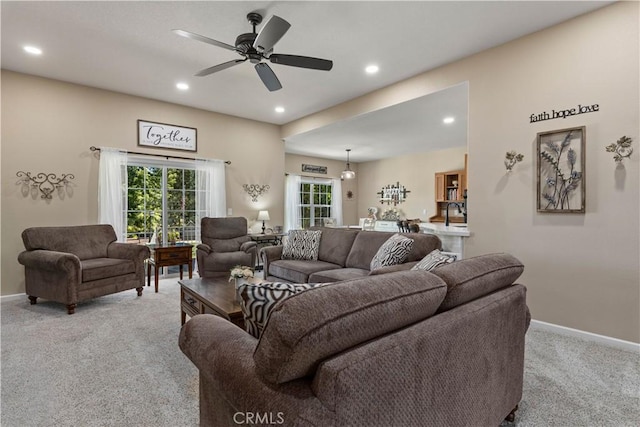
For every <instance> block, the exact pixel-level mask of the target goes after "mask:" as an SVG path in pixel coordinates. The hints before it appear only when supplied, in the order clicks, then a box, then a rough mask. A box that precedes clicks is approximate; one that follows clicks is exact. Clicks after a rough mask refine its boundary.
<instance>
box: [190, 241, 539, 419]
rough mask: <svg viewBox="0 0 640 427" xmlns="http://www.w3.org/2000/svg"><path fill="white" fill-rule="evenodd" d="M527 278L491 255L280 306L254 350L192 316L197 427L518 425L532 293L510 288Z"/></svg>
mask: <svg viewBox="0 0 640 427" xmlns="http://www.w3.org/2000/svg"><path fill="white" fill-rule="evenodd" d="M362 234H363V235H364V237H363V238H365V239H369V238H371V239H376V237H374V236H375V235H374V234H371V233H370V232H363V233H362ZM327 236H329V234H327ZM349 236H350V237H351V235H349ZM358 236H359V234H356V236H355V237H354V244H355V243H360V242H357V241H356V238H357V237H358ZM369 236H371V237H369ZM378 238H380V237H378ZM367 242H368V240H367ZM340 248H341V249H342V251H343V253H345V252H350V251H345V250H344V246H340ZM325 249H326V248H325ZM361 249H362V250H365V249H366V250H367V251H370V250H372V249H370V248H367V247H366V245H365V246H364V247H362V248H361ZM367 253H368V252H367ZM344 256H345V258H346V259H348V258H349V256H347V255H344ZM353 258H358V257H356V256H355V255H354V256H353ZM361 259H364V255H362V258H361ZM271 262H273V261H271ZM323 262H327V261H323ZM363 262H364V261H363ZM272 265H273V264H272ZM347 268H355V267H347ZM523 268H524V267H523V266H522V264H521V263H520V261H518V260H517V259H516V258H514V257H512V256H510V255H507V254H492V255H484V256H480V257H475V258H468V259H464V260H460V261H457V262H454V263H451V264H447V265H444V266H441V267H438V268H436V269H434V270H432V271H431V272H428V271H419V270H414V271H397V272H392V273H388V274H380V275H371V276H367V277H360V278H357V279H352V280H345V281H341V282H337V283H330V284H327V285H324V286H319V287H315V288H312V289H309V290H306V291H303V292H300V293H298V294H295V295H293V296H290V297H289V298H286V299H284V300H283V301H280V302H279V303H278V304H277V305H276V306H275V307H274V308H273V311H272V312H271V315H270V316H269V318H268V321H267V323H266V326H265V328H264V331H263V333H262V336H261V337H260V339H259V340H258V339H256V338H254V337H253V336H252V335H250V334H248V333H246V332H245V331H244V330H242V329H240V328H238V327H237V326H235V325H234V324H232V323H230V322H228V321H226V320H225V319H223V318H221V317H217V316H213V315H207V314H204V315H198V316H194V317H193V318H192V319H191V320H190V321H189V322H187V323H186V324H185V325H184V326H183V328H182V331H181V333H180V348H181V349H182V351H183V352H184V353H185V354H186V355H187V357H189V359H191V361H192V362H193V363H194V364H195V365H196V366H197V367H198V369H199V371H200V425H201V426H227V425H228V426H230V425H236V424H237V423H242V422H244V421H246V417H248V416H250V417H251V419H252V420H253V422H254V423H255V424H259V425H267V424H274V423H275V424H278V425H284V426H319V427H320V426H322V427H330V426H335V427H339V426H363V427H364V426H367V427H369V426H407V427H409V426H416V427H418V426H498V425H499V424H500V423H501V421H502V420H503V419H505V418H507V419H509V420H511V421H512V420H513V418H514V411H515V408H516V407H517V405H518V403H519V401H520V399H521V397H522V384H523V373H524V346H525V332H526V329H527V327H528V324H529V320H530V317H529V312H528V309H527V306H526V288H525V287H524V286H522V285H519V284H515V283H514V281H515V280H516V279H517V278H518V277H519V276H520V274H521V273H522V271H523ZM334 270H337V268H336V269H334ZM328 271H333V270H328Z"/></svg>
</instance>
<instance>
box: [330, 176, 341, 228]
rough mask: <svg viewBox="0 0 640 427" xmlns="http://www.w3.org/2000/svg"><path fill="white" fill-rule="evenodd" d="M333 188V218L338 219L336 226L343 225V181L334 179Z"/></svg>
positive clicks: (332, 181)
mask: <svg viewBox="0 0 640 427" xmlns="http://www.w3.org/2000/svg"><path fill="white" fill-rule="evenodd" d="M331 187H332V189H331V217H332V218H335V219H336V225H342V181H341V180H340V178H333V179H332V180H331Z"/></svg>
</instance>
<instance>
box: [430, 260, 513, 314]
mask: <svg viewBox="0 0 640 427" xmlns="http://www.w3.org/2000/svg"><path fill="white" fill-rule="evenodd" d="M523 271H524V265H522V263H521V262H520V261H519V260H518V259H517V258H515V257H514V256H511V255H509V254H505V253H496V254H487V255H480V256H477V257H473V258H467V259H462V260H460V261H456V262H453V263H451V264H447V265H443V266H440V267H437V268H435V269H433V270H432V271H431V272H432V273H433V274H435V275H437V276H438V277H440V278H442V280H444V281H445V283H446V284H447V296H446V297H445V298H444V301H443V302H442V305H441V306H440V308H438V312H442V311H446V310H449V309H452V308H453V307H457V306H459V305H461V304H464V303H466V302H469V301H472V300H474V299H477V298H480V297H481V296H483V295H487V294H489V293H491V292H494V291H497V290H498V289H501V288H505V287H507V286H510V285H512V284H513V283H514V282H515V280H516V279H517V278H518V277H520V275H521V274H522V272H523Z"/></svg>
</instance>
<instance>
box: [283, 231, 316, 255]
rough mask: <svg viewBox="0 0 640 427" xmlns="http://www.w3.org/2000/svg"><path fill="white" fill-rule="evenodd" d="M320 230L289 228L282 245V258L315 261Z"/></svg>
mask: <svg viewBox="0 0 640 427" xmlns="http://www.w3.org/2000/svg"><path fill="white" fill-rule="evenodd" d="M321 236H322V230H313V231H312V230H291V231H289V235H288V236H287V241H286V242H285V244H284V246H283V247H282V259H299V260H307V261H316V260H317V259H318V251H319V250H320V237H321Z"/></svg>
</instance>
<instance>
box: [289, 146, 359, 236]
mask: <svg viewBox="0 0 640 427" xmlns="http://www.w3.org/2000/svg"><path fill="white" fill-rule="evenodd" d="M284 162H285V164H284V167H285V172H286V173H292V174H296V175H304V176H310V177H316V178H340V174H341V172H342V171H343V170H344V168H345V165H346V162H345V161H341V160H330V159H321V158H318V157H309V156H301V155H298V154H285V160H284ZM303 163H304V164H308V165H317V166H326V167H327V174H326V175H325V174H318V173H310V172H302V164H303ZM351 169H352V170H353V171H355V172H356V178H355V179H352V180H344V181H342V221H343V224H344V225H354V224H358V217H357V216H356V212H357V206H358V203H357V199H358V191H357V188H358V178H359V171H358V163H353V162H351ZM348 191H351V192H352V194H353V197H352V198H349V197H347V192H348Z"/></svg>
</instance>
